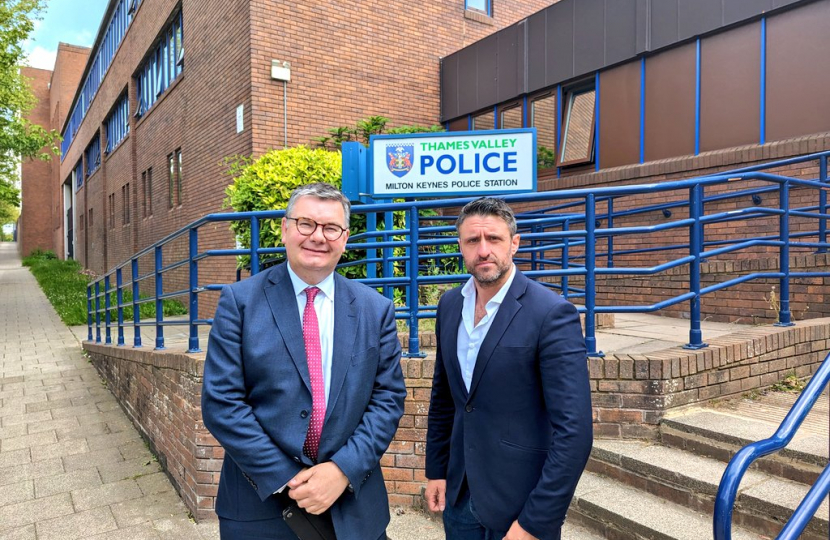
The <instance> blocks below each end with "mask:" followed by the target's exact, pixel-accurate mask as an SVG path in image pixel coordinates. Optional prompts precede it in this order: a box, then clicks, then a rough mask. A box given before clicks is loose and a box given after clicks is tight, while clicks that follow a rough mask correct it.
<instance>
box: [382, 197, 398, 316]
mask: <svg viewBox="0 0 830 540" xmlns="http://www.w3.org/2000/svg"><path fill="white" fill-rule="evenodd" d="M383 224H384V225H383V229H384V230H385V231H387V235H386V237H385V238H386V240H385V242H391V241H392V240H393V239H394V238H393V237H392V235H390V234H388V233H389V232H390V231H392V230H393V229H394V228H395V215H394V213H393V212H385V213H384V214H383ZM394 254H395V250H394V249H392V248H383V277H385V278H390V277H395V265H394V263H393V262H392V256H393V255H394ZM383 296H385V297H386V298H388V299H390V300H395V292H394V288H393V287H390V286H388V285H384V286H383Z"/></svg>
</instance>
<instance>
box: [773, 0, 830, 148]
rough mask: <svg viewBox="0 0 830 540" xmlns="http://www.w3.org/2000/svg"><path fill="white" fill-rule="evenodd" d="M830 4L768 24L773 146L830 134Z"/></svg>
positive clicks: (784, 15) (794, 12) (797, 11)
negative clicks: (805, 137)
mask: <svg viewBox="0 0 830 540" xmlns="http://www.w3.org/2000/svg"><path fill="white" fill-rule="evenodd" d="M828 21H830V1H827V0H825V1H822V2H816V3H813V4H808V5H806V6H803V7H801V8H800V9H795V10H791V11H787V12H784V13H782V14H780V15H776V16H774V17H770V19H769V20H768V21H767V103H766V111H767V137H766V140H767V141H774V140H780V139H788V138H790V137H798V136H801V135H807V134H809V133H819V132H823V131H830V92H828V91H827V87H828V83H830V54H828V50H830V32H828V24H827V23H828Z"/></svg>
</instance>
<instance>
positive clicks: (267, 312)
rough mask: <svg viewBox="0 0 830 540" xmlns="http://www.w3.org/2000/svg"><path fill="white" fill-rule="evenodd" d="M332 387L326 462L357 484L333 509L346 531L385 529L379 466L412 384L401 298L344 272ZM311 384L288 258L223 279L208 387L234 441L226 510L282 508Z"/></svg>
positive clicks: (225, 471)
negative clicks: (403, 359)
mask: <svg viewBox="0 0 830 540" xmlns="http://www.w3.org/2000/svg"><path fill="white" fill-rule="evenodd" d="M334 279H335V289H334V290H335V294H334V343H333V354H332V367H331V387H330V392H329V400H328V404H327V408H326V417H325V423H324V425H323V432H322V440H321V442H320V448H319V457H318V459H319V461H320V462H321V463H322V462H326V461H333V462H334V463H336V464H337V465H338V466H339V467H340V469H341V470H342V471H343V472H344V473H345V474H346V476H347V477H348V478H349V482H350V483H351V487H350V489H349V490H347V491H346V492H344V493H343V495H342V496H341V497H340V498H339V499H338V500H337V502H336V503H335V504H334V505H333V506H332V508H331V514H332V520H333V522H334V527H335V531H336V533H337V538H338V539H339V540H366V539H367V538H377V537H379V536H380V535H381V534H382V533H383V531H384V530H385V529H386V525H387V524H388V523H389V503H388V498H387V494H386V487H385V485H384V482H383V477H382V475H381V470H380V466H379V462H380V458H381V456H383V453H384V452H385V451H386V449H387V447H388V446H389V443H390V442H391V441H392V437H393V436H394V435H395V431H396V430H397V427H398V421H399V420H400V418H401V415H402V414H403V402H404V397H405V395H406V388H405V386H404V380H403V373H402V371H401V366H400V352H401V349H400V345H399V343H398V337H397V330H396V326H395V318H394V308H393V306H392V303H391V302H390V301H389V300H388V299H386V298H384V297H383V296H381V295H380V294H378V293H377V292H376V291H374V290H372V289H370V288H368V287H366V286H364V285H362V284H360V283H357V282H355V281H349V280H348V279H345V278H343V277H342V276H340V275H339V274H336V273H335V274H334ZM310 413H311V383H310V380H309V374H308V365H307V363H306V355H305V347H304V345H303V332H302V323H301V321H300V316H299V312H298V309H297V301H296V298H295V295H294V290H293V288H292V286H291V279H290V277H289V275H288V270H287V268H286V266H285V265H284V264H283V265H280V266H276V267H274V268H271V269H269V270H266V271H264V272H262V273H260V274H257V275H255V276H252V277H250V278H248V279H245V280H243V281H240V282H238V283H234V284H233V285H229V286H227V287H225V288H224V289H223V290H222V295H221V297H220V299H219V305H218V307H217V309H216V316H215V318H214V320H213V327H212V328H211V332H210V339H209V342H208V352H207V358H206V360H205V373H204V386H203V390H202V415H203V418H204V422H205V426H206V427H207V428H208V429H209V430H210V432H211V433H212V434H213V435H214V436H215V437H216V439H217V440H218V441H219V443H221V444H222V446H223V447H224V449H225V460H224V463H223V466H222V476H221V479H220V482H219V493H218V495H217V501H216V513H217V514H218V515H219V516H220V517H224V518H228V519H233V520H236V521H254V520H262V519H270V518H275V517H280V516H281V513H282V505H281V504H280V501H279V500H278V499H277V498H276V497H274V496H272V493H273V492H274V491H276V490H278V489H279V488H281V487H282V486H284V485H285V484H286V483H287V482H288V481H289V480H290V479H291V478H292V477H293V476H294V475H295V474H297V473H298V472H299V471H300V470H301V469H302V468H303V467H308V466H311V465H312V463H311V462H310V461H309V459H308V458H307V457H305V456H304V455H303V442H304V441H305V437H306V432H307V431H308V424H309V421H310V420H311V414H310Z"/></svg>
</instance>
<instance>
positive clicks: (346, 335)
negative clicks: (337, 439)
mask: <svg viewBox="0 0 830 540" xmlns="http://www.w3.org/2000/svg"><path fill="white" fill-rule="evenodd" d="M359 313H360V309H359V307H358V306H357V304H356V303H355V296H354V293H353V292H352V290H351V285H350V283H349V282H348V280H347V279H345V278H344V277H342V276H341V275H340V274H337V273H335V274H334V342H333V343H332V353H331V379H330V381H329V401H328V404H327V405H326V420H328V419H329V416H331V412H332V410H333V409H334V406H335V405H336V404H337V398H338V397H339V396H340V390H341V389H342V388H343V381H344V380H345V379H346V373H347V372H348V371H349V366H350V365H351V362H352V352H353V350H354V342H355V338H356V337H357V321H358V316H359Z"/></svg>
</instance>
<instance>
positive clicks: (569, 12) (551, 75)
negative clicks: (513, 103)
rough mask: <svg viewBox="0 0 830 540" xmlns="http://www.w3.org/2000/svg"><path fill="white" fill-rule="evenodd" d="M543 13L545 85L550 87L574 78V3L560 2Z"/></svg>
mask: <svg viewBox="0 0 830 540" xmlns="http://www.w3.org/2000/svg"><path fill="white" fill-rule="evenodd" d="M545 11H546V12H547V28H546V32H547V42H546V48H547V50H548V55H547V59H546V64H545V66H546V69H545V77H546V79H545V84H546V85H551V84H558V83H560V82H562V81H564V80H567V79H570V78H571V77H573V76H574V59H573V56H574V27H573V18H574V3H573V2H567V1H562V2H559V3H556V4H553V5H552V6H551V7H549V8H547V9H546V10H545Z"/></svg>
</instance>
